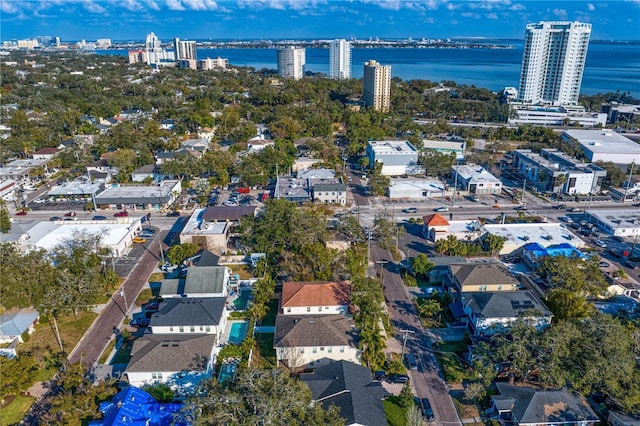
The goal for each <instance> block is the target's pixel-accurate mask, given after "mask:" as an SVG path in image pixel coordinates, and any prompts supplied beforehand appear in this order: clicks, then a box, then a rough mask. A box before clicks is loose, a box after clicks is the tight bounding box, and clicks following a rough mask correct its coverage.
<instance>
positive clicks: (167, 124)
mask: <svg viewBox="0 0 640 426" xmlns="http://www.w3.org/2000/svg"><path fill="white" fill-rule="evenodd" d="M175 125H176V123H175V121H174V120H173V118H165V119H164V120H162V121H160V128H161V129H162V130H173V128H174V127H175Z"/></svg>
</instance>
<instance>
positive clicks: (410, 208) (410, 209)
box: [402, 207, 418, 213]
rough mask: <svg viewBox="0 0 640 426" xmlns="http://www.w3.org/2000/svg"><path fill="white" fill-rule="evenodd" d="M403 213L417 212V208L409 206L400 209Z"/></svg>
mask: <svg viewBox="0 0 640 426" xmlns="http://www.w3.org/2000/svg"><path fill="white" fill-rule="evenodd" d="M402 211H403V212H405V213H418V209H417V208H415V207H409V208H408V209H404V210H402Z"/></svg>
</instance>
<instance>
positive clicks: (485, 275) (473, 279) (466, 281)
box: [450, 263, 519, 286]
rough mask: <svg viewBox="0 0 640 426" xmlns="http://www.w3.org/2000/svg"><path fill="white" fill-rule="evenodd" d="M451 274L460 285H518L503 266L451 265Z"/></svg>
mask: <svg viewBox="0 0 640 426" xmlns="http://www.w3.org/2000/svg"><path fill="white" fill-rule="evenodd" d="M450 268H451V272H453V274H454V275H455V277H456V279H457V280H458V282H459V283H460V285H462V286H465V285H483V284H507V285H513V284H515V285H518V284H519V283H518V280H516V279H515V278H514V277H513V275H511V273H510V272H509V270H508V269H506V268H505V267H503V266H500V265H497V264H473V263H467V264H464V265H451V266H450Z"/></svg>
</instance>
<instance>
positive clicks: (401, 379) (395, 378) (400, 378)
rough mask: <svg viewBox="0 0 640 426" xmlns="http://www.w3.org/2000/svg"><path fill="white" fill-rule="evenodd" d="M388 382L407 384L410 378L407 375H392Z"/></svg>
mask: <svg viewBox="0 0 640 426" xmlns="http://www.w3.org/2000/svg"><path fill="white" fill-rule="evenodd" d="M387 380H389V383H407V382H408V381H409V376H407V375H405V374H390V375H389V377H388V378H387Z"/></svg>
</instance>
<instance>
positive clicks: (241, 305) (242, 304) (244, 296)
mask: <svg viewBox="0 0 640 426" xmlns="http://www.w3.org/2000/svg"><path fill="white" fill-rule="evenodd" d="M250 297H251V290H241V291H240V295H239V296H238V297H237V298H235V299H234V300H233V307H234V308H236V309H237V310H239V311H243V310H244V309H245V308H246V307H247V301H248V300H249V298H250Z"/></svg>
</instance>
